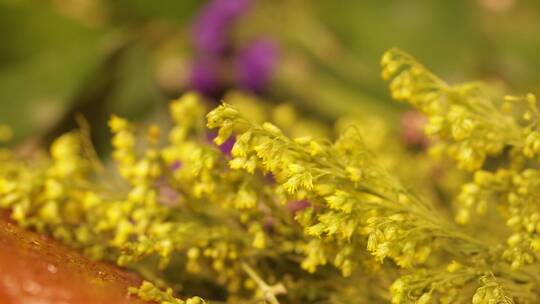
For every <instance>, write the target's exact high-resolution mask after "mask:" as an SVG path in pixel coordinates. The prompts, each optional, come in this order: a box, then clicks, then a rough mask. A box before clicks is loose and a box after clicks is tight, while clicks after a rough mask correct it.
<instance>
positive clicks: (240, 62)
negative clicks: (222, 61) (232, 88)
mask: <svg viewBox="0 0 540 304" xmlns="http://www.w3.org/2000/svg"><path fill="white" fill-rule="evenodd" d="M277 59H278V48H277V45H276V43H275V42H274V41H272V40H270V39H257V40H255V41H253V42H251V44H250V45H248V46H247V47H246V48H245V49H243V50H242V51H241V52H240V53H239V54H238V56H237V62H236V72H237V78H238V79H237V81H238V85H239V86H240V87H242V88H244V89H248V90H251V91H253V92H259V91H261V90H262V89H263V88H264V87H265V86H266V85H267V84H268V81H269V80H270V77H271V75H272V72H273V70H274V67H275V65H276V62H277Z"/></svg>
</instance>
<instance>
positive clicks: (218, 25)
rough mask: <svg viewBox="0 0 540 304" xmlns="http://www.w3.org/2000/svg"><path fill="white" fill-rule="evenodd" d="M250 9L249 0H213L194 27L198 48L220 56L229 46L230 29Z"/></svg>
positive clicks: (203, 10) (204, 9)
mask: <svg viewBox="0 0 540 304" xmlns="http://www.w3.org/2000/svg"><path fill="white" fill-rule="evenodd" d="M248 7H249V1H248V0H212V1H210V2H209V3H208V4H207V5H206V6H205V7H204V8H203V9H202V11H201V12H200V14H199V16H198V17H197V19H196V20H195V22H194V25H193V38H194V43H195V46H196V48H197V49H198V50H199V51H201V52H204V53H207V54H213V55H219V54H221V53H223V52H224V51H225V49H226V46H227V38H228V37H227V36H228V34H229V31H230V27H231V26H232V25H233V23H234V22H235V21H236V19H237V18H238V17H240V16H241V15H243V14H244V13H245V12H246V11H247V9H248Z"/></svg>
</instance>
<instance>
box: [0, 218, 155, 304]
mask: <svg viewBox="0 0 540 304" xmlns="http://www.w3.org/2000/svg"><path fill="white" fill-rule="evenodd" d="M140 282H141V281H140V279H139V278H138V277H137V276H136V275H135V274H133V273H128V272H126V271H123V270H121V269H119V268H117V267H115V266H112V265H109V264H106V263H100V262H94V261H92V260H90V259H88V258H87V257H85V256H83V255H82V254H80V253H78V252H76V251H74V250H72V249H70V248H67V247H66V246H64V245H62V244H60V243H58V242H57V241H55V240H53V239H51V238H49V237H46V236H42V235H40V234H37V233H34V232H30V231H26V230H24V229H22V228H20V227H18V226H16V225H15V224H13V223H11V222H9V221H8V220H7V219H6V217H5V216H2V214H1V211H0V304H23V303H24V304H101V303H104V304H109V303H114V304H122V303H137V304H142V303H146V302H143V301H141V300H140V299H138V298H135V297H130V296H129V295H128V293H127V289H128V287H129V286H139V284H140Z"/></svg>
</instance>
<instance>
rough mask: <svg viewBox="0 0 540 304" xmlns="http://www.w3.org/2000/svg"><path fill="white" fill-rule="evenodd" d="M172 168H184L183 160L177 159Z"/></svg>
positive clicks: (173, 169)
mask: <svg viewBox="0 0 540 304" xmlns="http://www.w3.org/2000/svg"><path fill="white" fill-rule="evenodd" d="M170 168H171V170H172V171H176V170H178V169H180V168H182V162H181V161H179V160H177V161H175V162H174V163H172V164H171V166H170Z"/></svg>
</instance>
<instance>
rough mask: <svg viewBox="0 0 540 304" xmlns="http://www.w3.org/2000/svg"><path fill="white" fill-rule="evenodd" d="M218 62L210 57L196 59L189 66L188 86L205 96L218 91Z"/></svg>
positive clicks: (219, 84)
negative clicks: (190, 66)
mask: <svg viewBox="0 0 540 304" xmlns="http://www.w3.org/2000/svg"><path fill="white" fill-rule="evenodd" d="M219 69H220V68H219V62H218V61H217V60H213V59H211V58H207V59H199V60H196V61H195V63H194V64H193V66H192V68H191V74H190V79H189V87H190V88H191V89H193V90H196V91H197V92H200V93H202V94H205V95H207V96H213V95H216V94H217V93H219V91H220V89H221V79H220V76H219Z"/></svg>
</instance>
